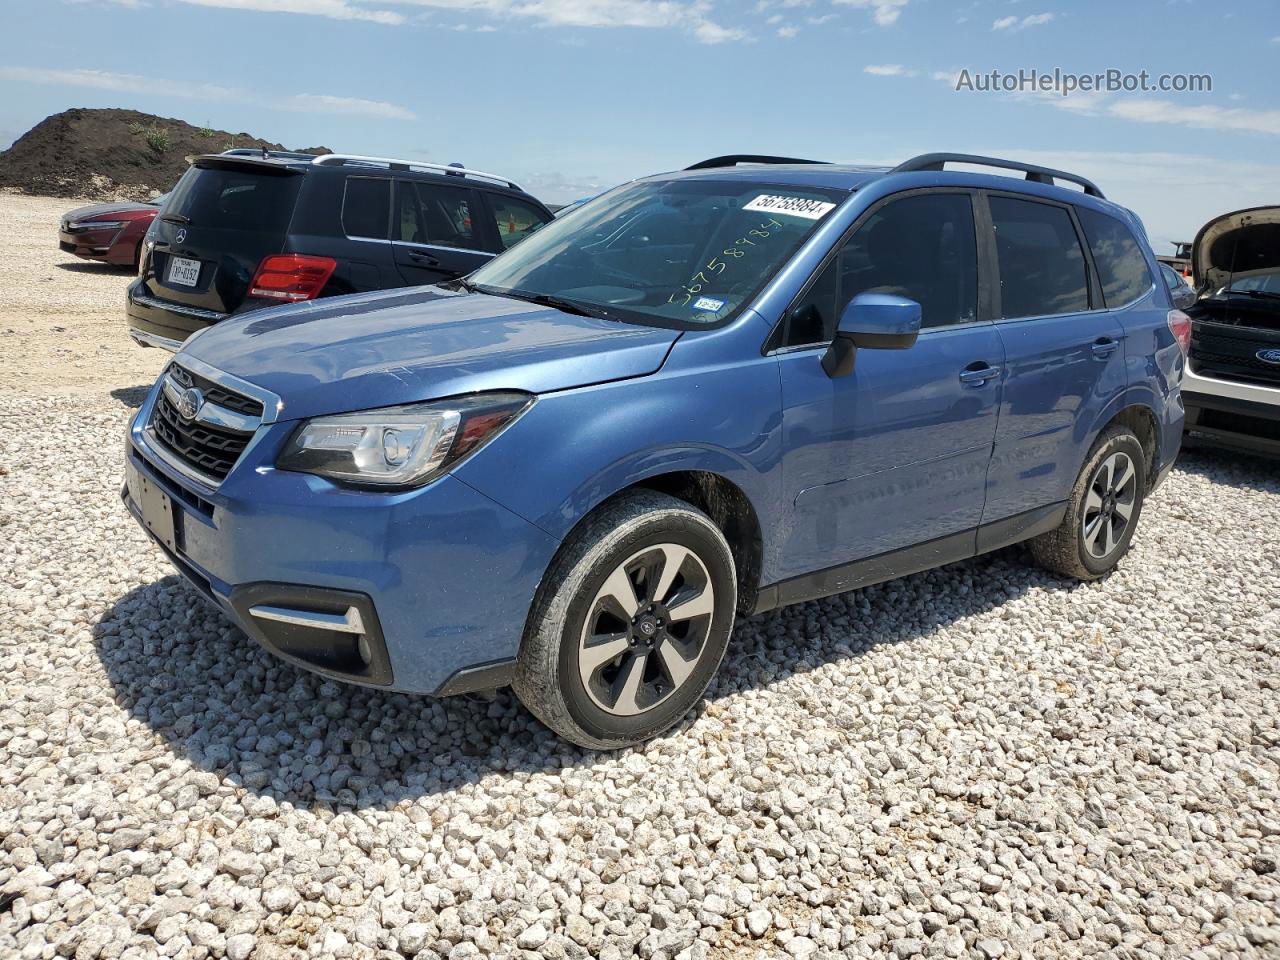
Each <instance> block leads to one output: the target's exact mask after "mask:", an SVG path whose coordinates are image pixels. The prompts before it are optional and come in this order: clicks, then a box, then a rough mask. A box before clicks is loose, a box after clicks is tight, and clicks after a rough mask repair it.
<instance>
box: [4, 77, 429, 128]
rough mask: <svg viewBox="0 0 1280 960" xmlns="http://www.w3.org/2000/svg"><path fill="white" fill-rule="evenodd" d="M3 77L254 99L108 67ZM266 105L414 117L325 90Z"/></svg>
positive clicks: (209, 97)
mask: <svg viewBox="0 0 1280 960" xmlns="http://www.w3.org/2000/svg"><path fill="white" fill-rule="evenodd" d="M0 77H5V78H8V79H10V80H18V81H21V82H24V83H38V84H43V85H46V86H59V87H83V88H89V89H93V90H108V91H112V92H114V93H138V94H146V95H148V96H168V97H181V98H183V99H185V100H204V101H209V102H215V103H224V102H225V103H241V102H244V101H245V100H247V99H251V98H253V94H252V92H251V91H248V90H241V89H237V88H235V87H224V86H219V85H218V84H213V83H188V82H186V81H182V80H166V79H158V78H155V77H143V76H139V75H138V74H135V73H112V72H110V71H106V70H83V69H79V70H52V69H43V68H38V67H0ZM259 102H260V103H261V105H262V106H264V107H268V108H270V109H274V110H284V111H287V112H291V113H324V114H356V115H359V116H366V117H367V116H373V117H383V118H385V119H388V120H413V119H415V116H414V114H413V112H412V111H410V110H406V109H405V108H404V107H401V106H398V105H396V104H394V103H388V102H386V101H385V100H365V99H362V98H360V97H340V96H333V95H330V94H324V93H295V94H287V95H285V96H283V97H273V98H269V99H266V100H260V101H259Z"/></svg>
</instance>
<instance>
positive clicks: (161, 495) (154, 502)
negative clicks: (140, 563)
mask: <svg viewBox="0 0 1280 960" xmlns="http://www.w3.org/2000/svg"><path fill="white" fill-rule="evenodd" d="M125 485H126V486H127V487H128V488H129V499H130V500H132V501H133V505H134V506H135V507H137V508H138V513H139V514H140V515H141V516H142V524H143V526H145V527H146V528H147V529H148V530H150V531H151V534H152V535H153V536H154V537H155V538H156V539H157V540H159V541H160V542H161V543H163V544H164V545H165V546H166V547H168V548H169V549H170V550H177V549H178V537H177V525H176V523H175V521H174V516H173V501H172V499H171V498H170V497H169V495H168V494H167V493H165V492H164V491H163V490H162V489H160V488H159V487H158V486H156V485H155V484H154V483H152V482H151V481H150V480H148V479H147V477H146V476H145V475H144V474H143V473H142V471H140V470H138V469H137V468H136V467H135V466H134V465H133V464H132V463H129V462H128V461H126V466H125Z"/></svg>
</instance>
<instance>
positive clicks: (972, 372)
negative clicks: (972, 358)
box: [960, 362, 1000, 387]
mask: <svg viewBox="0 0 1280 960" xmlns="http://www.w3.org/2000/svg"><path fill="white" fill-rule="evenodd" d="M998 376H1000V368H999V367H993V366H990V365H989V364H986V363H981V362H979V363H972V364H970V365H969V366H967V367H965V368H964V369H963V370H961V371H960V382H961V383H963V384H964V385H965V386H967V387H981V386H983V385H984V384H986V383H987V381H989V380H994V379H995V378H996V377H998Z"/></svg>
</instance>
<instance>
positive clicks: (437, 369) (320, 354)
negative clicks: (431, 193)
mask: <svg viewBox="0 0 1280 960" xmlns="http://www.w3.org/2000/svg"><path fill="white" fill-rule="evenodd" d="M679 336H680V331H678V330H667V329H660V328H658V327H644V326H636V325H633V324H627V323H620V322H618V321H614V320H597V319H593V318H591V317H579V316H574V315H571V314H568V313H564V312H563V311H560V310H555V309H552V308H550V307H543V306H537V305H534V304H531V303H526V302H523V301H520V300H511V299H506V298H502V297H494V296H488V295H486V294H482V293H476V294H462V293H452V292H447V291H445V290H442V289H441V288H440V287H414V288H410V289H407V290H405V289H400V290H383V291H377V292H375V293H358V294H352V295H350V296H345V297H333V298H330V299H325V300H313V301H310V302H307V303H300V304H296V305H293V306H286V307H281V308H279V309H268V310H259V311H253V312H251V313H247V314H241V315H239V316H236V317H231V318H229V319H227V320H223V321H221V322H220V323H217V324H214V325H213V326H212V327H209V328H207V329H206V330H204V331H201V332H200V333H198V334H197V335H196V336H195V337H193V338H192V339H191V340H190V341H189V342H188V343H187V345H186V346H185V347H184V348H183V350H182V353H180V354H179V356H178V362H179V363H181V362H182V356H183V355H187V356H192V357H195V358H196V359H199V360H203V361H204V362H205V363H208V364H211V365H212V366H214V367H217V368H218V369H219V370H222V371H225V372H226V373H229V374H231V375H233V376H236V377H240V378H241V379H243V380H247V381H248V382H250V383H255V384H257V385H258V386H261V387H265V388H266V389H268V390H270V391H272V392H273V393H275V394H277V395H279V397H280V398H281V400H282V401H283V409H282V411H281V418H282V419H293V418H297V417H312V416H317V415H320V414H329V413H343V412H346V411H350V410H359V409H372V408H374V407H384V406H392V405H394V404H402V403H416V402H419V401H422V400H432V399H437V398H441V397H449V396H455V395H458V394H464V393H473V392H478V391H483V390H526V391H528V392H530V393H545V392H547V391H553V390H565V389H569V388H572V387H580V386H587V385H589V384H593V383H603V382H606V381H609V380H625V379H627V378H629V377H642V376H645V375H647V374H651V373H654V372H655V371H657V370H658V369H659V368H660V367H661V366H662V364H663V362H664V361H665V359H666V357H667V354H668V352H669V351H670V350H671V345H672V344H673V343H675V341H676V340H677V339H678V338H679Z"/></svg>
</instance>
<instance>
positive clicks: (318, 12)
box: [179, 0, 405, 26]
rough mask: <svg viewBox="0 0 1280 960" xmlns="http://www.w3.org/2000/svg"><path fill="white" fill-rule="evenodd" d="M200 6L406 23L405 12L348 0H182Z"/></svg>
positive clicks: (374, 21)
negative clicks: (372, 7)
mask: <svg viewBox="0 0 1280 960" xmlns="http://www.w3.org/2000/svg"><path fill="white" fill-rule="evenodd" d="M179 2H180V3H189V4H193V5H195V6H199V7H222V8H224V9H228V10H255V11H259V12H262V13H300V14H307V15H311V16H316V17H329V18H330V19H333V20H367V21H369V22H371V23H383V24H388V25H391V26H394V25H396V24H401V23H404V21H405V18H404V15H403V14H399V13H395V12H394V11H391V10H371V9H369V8H367V7H361V6H357V5H355V4H351V3H347V2H346V0H179Z"/></svg>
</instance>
